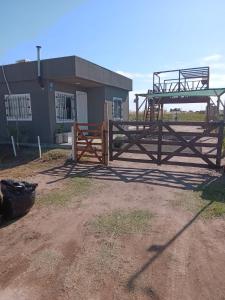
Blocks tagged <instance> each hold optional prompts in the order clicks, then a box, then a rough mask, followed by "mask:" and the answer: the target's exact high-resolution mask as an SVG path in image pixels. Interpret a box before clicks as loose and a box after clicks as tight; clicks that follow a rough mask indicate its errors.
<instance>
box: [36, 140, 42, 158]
mask: <svg viewBox="0 0 225 300" xmlns="http://www.w3.org/2000/svg"><path fill="white" fill-rule="evenodd" d="M37 140H38V149H39V158H41V157H42V152H41V142H40V136H39V135H38V137H37Z"/></svg>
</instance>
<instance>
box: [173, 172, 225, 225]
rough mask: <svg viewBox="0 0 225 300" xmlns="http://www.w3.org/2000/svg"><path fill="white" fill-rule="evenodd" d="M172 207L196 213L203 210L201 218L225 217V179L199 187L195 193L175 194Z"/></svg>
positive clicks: (218, 179) (221, 178)
mask: <svg viewBox="0 0 225 300" xmlns="http://www.w3.org/2000/svg"><path fill="white" fill-rule="evenodd" d="M173 205H174V206H176V207H180V208H182V209H185V210H188V211H191V212H193V213H197V212H199V211H200V210H203V211H202V213H201V216H200V217H201V218H203V219H213V218H223V217H224V216H225V178H224V177H220V178H217V179H216V180H214V181H212V182H210V183H207V184H202V185H200V186H199V187H198V188H197V189H196V190H195V191H185V193H184V192H180V193H177V197H176V199H174V201H173Z"/></svg>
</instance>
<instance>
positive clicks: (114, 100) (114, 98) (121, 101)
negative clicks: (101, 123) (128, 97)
mask: <svg viewBox="0 0 225 300" xmlns="http://www.w3.org/2000/svg"><path fill="white" fill-rule="evenodd" d="M116 101H120V103H121V116H120V117H115V116H114V105H115V104H114V102H116ZM112 117H113V120H123V99H122V98H119V97H113V101H112Z"/></svg>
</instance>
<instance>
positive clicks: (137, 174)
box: [41, 163, 217, 190]
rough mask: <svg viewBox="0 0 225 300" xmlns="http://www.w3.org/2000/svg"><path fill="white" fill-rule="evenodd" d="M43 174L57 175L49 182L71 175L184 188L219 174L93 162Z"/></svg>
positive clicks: (192, 187)
mask: <svg viewBox="0 0 225 300" xmlns="http://www.w3.org/2000/svg"><path fill="white" fill-rule="evenodd" d="M41 174H43V175H44V174H46V175H51V176H52V177H54V176H55V180H51V181H49V182H48V184H50V183H54V182H57V181H61V180H63V179H65V178H70V177H89V178H94V179H100V180H106V181H107V180H109V181H122V182H125V183H130V182H132V183H133V182H136V183H145V184H150V185H158V186H164V187H173V188H178V189H183V190H194V189H196V188H197V187H198V186H199V185H201V184H202V183H204V184H207V182H211V181H212V180H214V179H216V178H217V176H212V175H209V174H206V172H202V173H201V172H198V173H197V172H196V173H194V172H191V171H189V170H187V172H184V171H174V170H163V169H162V168H160V167H157V168H148V169H147V168H140V167H137V168H136V167H135V168H133V167H118V166H102V165H93V164H89V165H87V164H81V163H80V164H64V165H62V166H57V167H54V168H50V169H48V170H45V171H43V172H41Z"/></svg>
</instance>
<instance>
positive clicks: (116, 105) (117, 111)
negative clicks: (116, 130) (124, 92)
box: [112, 97, 123, 120]
mask: <svg viewBox="0 0 225 300" xmlns="http://www.w3.org/2000/svg"><path fill="white" fill-rule="evenodd" d="M122 110H123V106H122V98H117V97H113V103H112V112H113V119H114V120H121V119H122V116H123V111H122Z"/></svg>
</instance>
